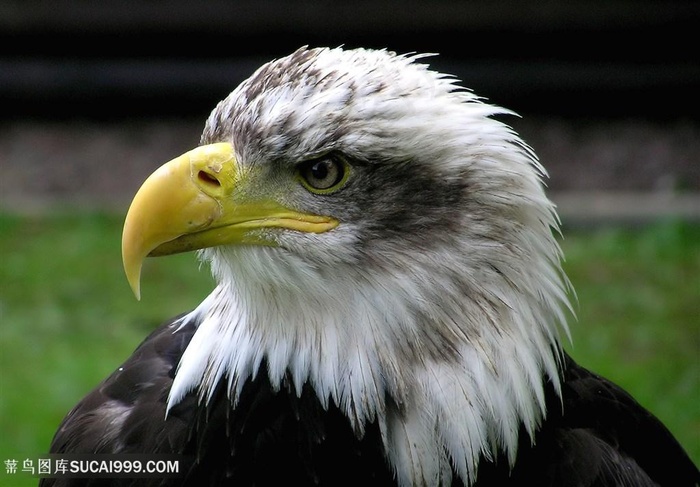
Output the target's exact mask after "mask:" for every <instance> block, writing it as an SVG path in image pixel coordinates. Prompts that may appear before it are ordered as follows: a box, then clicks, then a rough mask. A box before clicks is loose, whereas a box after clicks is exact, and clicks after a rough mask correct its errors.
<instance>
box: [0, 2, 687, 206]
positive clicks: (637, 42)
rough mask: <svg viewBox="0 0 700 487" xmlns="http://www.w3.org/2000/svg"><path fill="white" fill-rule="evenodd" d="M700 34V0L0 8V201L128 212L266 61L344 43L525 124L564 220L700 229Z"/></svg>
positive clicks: (65, 4) (85, 4)
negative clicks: (387, 54) (414, 61)
mask: <svg viewBox="0 0 700 487" xmlns="http://www.w3.org/2000/svg"><path fill="white" fill-rule="evenodd" d="M699 28H700V2H697V1H694V2H683V1H653V0H637V1H627V0H588V1H542V0H538V1H529V0H523V1H517V0H511V1H486V0H478V1H471V2H467V1H457V0H429V1H422V2H419V1H410V2H398V1H364V0H363V1H358V0H350V1H330V0H325V1H324V0H297V1H294V0H291V1H282V0H260V1H254V0H239V1H223V0H203V1H199V2H192V1H189V0H171V1H155V0H139V1H134V0H120V1H117V0H101V1H99V2H94V1H87V0H63V1H59V2H56V1H38V0H15V1H12V0H3V1H1V2H0V46H1V47H0V106H2V111H1V112H0V123H1V125H0V129H1V131H0V157H2V159H3V160H2V164H3V166H4V167H5V169H4V172H5V176H6V177H4V178H2V182H0V196H1V198H0V204H2V205H3V206H4V207H8V208H13V209H20V210H28V209H29V210H31V209H34V208H43V207H45V206H46V205H56V204H59V205H60V204H67V205H69V206H70V205H75V204H95V205H104V206H109V207H114V206H115V205H116V206H117V207H118V208H121V207H122V206H123V205H124V204H125V202H126V201H128V197H129V196H130V195H131V194H132V193H133V191H134V190H135V189H136V187H137V185H138V182H139V181H141V180H142V179H143V177H144V176H145V175H147V174H148V173H149V172H150V171H151V170H152V169H153V168H154V167H155V166H157V165H158V164H160V163H162V162H164V161H165V160H168V159H169V158H170V157H172V156H174V155H177V154H179V153H180V152H181V151H182V150H186V149H187V148H190V147H192V146H194V145H196V144H197V140H198V135H199V131H200V130H201V127H202V125H203V121H204V119H205V117H206V116H207V114H208V113H209V111H210V110H211V109H212V108H213V107H214V105H215V104H216V102H217V101H218V100H220V99H222V98H223V97H224V96H226V95H227V94H228V93H229V92H230V91H231V90H232V89H233V88H234V87H235V86H236V85H237V84H238V83H239V82H240V81H241V80H243V79H244V78H246V77H247V76H248V75H249V74H251V73H252V71H253V70H254V69H255V68H257V67H258V66H259V65H260V64H262V63H263V62H265V61H267V60H269V59H271V58H274V57H280V56H283V55H285V54H288V53H289V52H291V51H293V50H295V49H296V48H298V47H299V46H302V45H311V46H338V45H344V46H346V47H348V48H350V47H358V46H363V47H372V48H388V49H390V50H394V51H398V52H401V53H405V52H431V53H437V54H439V56H436V57H434V58H431V59H430V60H429V62H430V64H431V65H432V66H433V67H434V68H435V69H437V70H441V71H445V72H448V73H453V74H454V75H456V77H457V78H459V79H460V80H462V81H463V84H464V85H465V86H467V87H469V88H471V89H473V90H474V91H475V92H476V93H477V94H479V95H481V96H483V97H485V98H487V99H488V100H489V101H491V102H493V103H495V104H498V105H501V106H505V107H508V108H511V109H513V110H515V111H516V112H518V113H520V114H521V115H522V116H523V118H522V119H517V118H512V119H509V120H507V122H508V123H510V124H511V125H513V126H514V127H515V128H516V129H517V130H518V131H519V132H521V134H522V135H523V137H524V138H525V139H526V140H527V141H528V142H529V143H530V144H531V145H533V146H534V148H535V150H536V151H537V153H538V154H539V155H540V158H541V159H542V162H543V163H544V165H545V166H546V167H547V168H548V169H549V171H550V175H551V181H550V188H551V191H552V194H553V195H554V196H555V197H556V198H555V199H558V200H559V201H560V202H561V206H562V211H563V212H564V213H565V214H571V215H572V216H576V215H578V217H584V218H585V217H586V216H587V215H588V214H589V212H593V211H597V212H599V213H600V212H602V213H603V214H604V213H605V212H606V211H613V210H614V211H616V212H619V211H621V210H623V209H624V208H629V211H632V210H635V211H634V212H633V213H644V214H651V215H654V214H655V212H665V211H670V212H671V213H674V212H675V213H678V214H682V215H685V216H692V215H695V216H696V217H697V213H698V212H699V211H700V210H697V211H696V207H697V206H700V204H698V202H697V200H694V199H691V194H692V193H695V192H697V191H698V190H700V162H699V156H698V154H700V128H699V124H698V108H699V107H700V104H699V103H698V92H699V91H698V90H699V88H700V61H699V59H700V58H699V54H698V53H699V52H700V49H699V48H698V40H697V39H698V29H699ZM115 165H117V166H118V167H119V168H120V170H119V171H117V172H115V171H114V170H113V169H114V167H115ZM631 193H634V194H635V195H636V196H637V199H636V200H634V201H636V203H635V202H633V200H632V199H630V198H632V196H633V195H632V194H631ZM642 196H643V197H645V198H647V199H646V200H644V201H642V200H641V199H639V198H641V197H642ZM567 198H568V199H567ZM649 198H651V199H649ZM582 205H583V206H582ZM640 208H641V209H643V210H642V211H639V209H640ZM623 213H624V211H623ZM623 216H624V215H623Z"/></svg>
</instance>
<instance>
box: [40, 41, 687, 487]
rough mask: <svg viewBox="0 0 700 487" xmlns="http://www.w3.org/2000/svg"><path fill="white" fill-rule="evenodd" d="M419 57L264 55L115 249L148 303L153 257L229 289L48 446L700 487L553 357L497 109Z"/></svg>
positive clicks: (236, 467)
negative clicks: (194, 259) (182, 255)
mask: <svg viewBox="0 0 700 487" xmlns="http://www.w3.org/2000/svg"><path fill="white" fill-rule="evenodd" d="M422 57H423V56H421V55H397V54H394V53H391V52H388V51H385V50H364V49H356V50H344V49H341V48H336V49H328V48H319V49H309V48H301V49H299V50H297V51H296V52H294V53H292V54H291V55H289V56H287V57H284V58H281V59H277V60H274V61H272V62H269V63H267V64H265V65H263V66H262V67H261V68H259V69H258V70H257V71H256V72H255V73H254V74H253V75H252V76H251V77H250V78H249V79H248V80H246V81H244V82H243V83H242V84H241V85H239V86H238V87H237V88H236V89H235V90H234V91H233V92H232V93H231V94H230V95H229V96H228V97H227V98H226V99H224V100H223V101H221V102H220V103H219V104H218V105H217V106H216V108H215V109H214V110H213V112H212V113H211V115H210V116H209V118H208V120H207V122H206V125H205V127H204V132H203V135H202V137H201V145H200V146H199V147H197V148H195V149H193V150H192V151H190V152H187V153H186V154H184V155H182V156H180V157H178V158H176V159H174V160H172V161H171V162H169V163H167V164H165V165H164V166H162V167H161V168H160V169H158V170H157V171H156V172H155V173H153V175H151V176H150V177H149V178H148V179H147V180H146V182H145V183H144V184H143V186H142V187H141V189H140V190H139V191H138V193H137V194H136V196H135V198H134V200H133V202H132V205H131V208H130V209H129V212H128V214H127V217H126V221H125V224H124V232H123V242H122V249H123V261H124V267H125V271H126V275H127V278H128V280H129V282H130V284H131V286H132V288H133V290H134V292H135V293H136V295H137V297H139V296H140V286H139V280H140V273H141V266H142V262H143V261H144V259H145V258H146V257H147V256H156V255H166V254H173V253H177V252H185V251H191V250H199V256H200V257H201V259H202V260H203V261H205V262H207V263H208V264H209V265H210V266H211V270H212V273H213V275H214V277H215V279H216V283H217V285H216V287H215V289H214V290H213V292H212V293H211V294H210V295H209V296H208V297H207V298H206V299H205V300H204V301H203V302H202V303H201V304H200V305H199V306H198V307H197V308H196V309H194V310H193V311H190V312H188V313H186V314H184V315H181V316H179V317H176V318H174V319H172V320H170V321H168V322H166V323H164V324H163V325H162V326H161V327H159V328H158V329H156V330H155V331H154V332H153V333H152V334H151V335H150V336H149V337H148V338H146V340H145V341H144V342H143V343H142V344H141V345H140V346H139V347H138V348H137V349H136V351H135V352H134V354H133V355H132V356H131V357H130V358H128V359H127V360H126V361H125V362H124V363H123V364H121V366H119V367H118V368H117V369H116V370H115V371H114V373H113V374H112V375H111V376H109V377H108V378H107V379H105V380H104V382H102V383H101V384H100V385H99V386H97V388H96V389H95V390H93V391H92V392H91V393H90V394H88V395H87V396H86V397H85V398H84V399H83V400H82V401H81V402H80V403H79V404H78V405H77V406H76V407H75V408H74V409H73V410H72V411H71V412H70V413H69V414H68V415H67V417H66V418H65V419H64V421H63V423H62V424H61V426H60V428H59V430H58V432H57V433H56V435H55V437H54V440H53V443H52V445H51V452H53V453H90V454H100V453H101V454H117V453H169V454H176V455H179V456H181V458H183V462H185V465H186V467H185V468H183V469H182V472H181V475H180V476H178V477H174V478H167V479H165V478H160V479H136V480H134V479H113V481H114V482H113V483H112V484H109V485H120V484H119V482H124V484H125V485H132V483H131V482H135V483H134V484H133V485H151V484H149V482H151V483H152V485H193V486H200V485H221V486H226V485H231V486H245V485H345V484H347V485H382V486H387V485H399V486H418V485H425V486H437V485H463V486H479V487H484V486H510V485H514V486H515V485H523V486H574V485H576V486H613V485H615V486H620V485H624V486H652V485H663V486H667V485H668V486H670V485H673V486H691V485H697V484H698V480H699V478H700V477H699V475H698V470H697V468H696V466H695V465H694V464H693V463H692V461H691V460H690V459H689V458H688V456H687V454H686V453H685V452H684V451H683V449H682V447H681V446H680V445H679V444H678V442H677V441H676V440H675V439H674V438H673V437H672V435H671V434H670V433H669V431H668V430H667V429H666V428H665V427H664V426H663V425H662V424H661V423H660V422H659V421H658V420H657V419H656V418H654V417H653V416H652V415H651V414H650V413H649V412H647V411H646V410H645V409H643V408H642V407H641V406H640V405H639V404H638V403H637V402H635V400H634V399H633V398H632V397H630V395H628V394H627V393H626V392H624V391H623V390H621V389H620V388H619V387H617V386H616V385H614V384H612V383H611V382H609V381H607V380H606V379H604V378H602V377H600V376H598V375H595V374H594V373H592V372H589V371H587V370H586V369H584V368H582V367H580V366H579V365H577V364H576V363H575V362H574V361H573V360H572V359H571V358H570V357H569V356H568V355H567V354H566V353H565V352H564V351H563V350H562V348H561V346H560V343H561V341H562V339H561V337H562V336H566V335H567V334H568V331H567V324H566V319H567V316H568V315H569V312H568V310H567V308H569V307H570V305H569V296H570V295H571V292H570V286H569V282H568V280H567V278H566V276H565V275H564V273H563V272H562V269H561V266H560V260H561V252H560V249H559V247H558V244H557V241H556V240H555V238H554V236H553V232H556V231H558V219H557V215H556V212H555V208H554V205H553V204H552V203H551V202H550V201H549V200H548V199H547V197H546V196H545V192H544V190H543V183H542V179H543V177H544V176H545V172H544V169H543V168H542V167H541V166H540V164H539V162H538V161H537V158H536V156H535V154H534V153H533V151H532V150H531V149H530V148H529V147H528V146H527V145H526V144H525V143H524V142H523V141H522V140H521V139H520V138H519V137H518V135H517V134H516V133H514V131H513V130H511V129H510V128H509V127H508V126H506V125H504V124H503V123H502V122H500V121H498V120H497V119H496V118H495V116H499V115H503V114H509V113H510V112H509V111H508V110H504V109H502V108H498V107H496V106H493V105H490V104H488V103H486V102H484V101H483V100H482V99H480V98H479V97H477V96H476V95H475V94H473V93H472V92H470V91H468V90H465V89H462V88H460V87H459V86H458V84H457V82H456V81H455V80H454V78H452V77H450V76H446V75H444V74H440V73H437V72H435V71H432V70H431V69H429V67H428V66H427V65H425V64H422V63H421V62H419V61H418V60H419V59H421V58H422ZM85 480H86V479H80V480H79V481H80V482H84V481H85ZM70 482H71V479H61V478H55V479H44V480H43V484H44V485H45V486H48V485H70ZM95 482H98V481H97V480H95ZM80 485H84V484H82V483H81V484H80Z"/></svg>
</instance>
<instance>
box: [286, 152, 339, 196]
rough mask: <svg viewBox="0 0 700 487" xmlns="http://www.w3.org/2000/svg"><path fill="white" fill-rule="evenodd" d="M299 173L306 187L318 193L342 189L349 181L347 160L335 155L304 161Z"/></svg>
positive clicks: (299, 167)
mask: <svg viewBox="0 0 700 487" xmlns="http://www.w3.org/2000/svg"><path fill="white" fill-rule="evenodd" d="M297 174H298V176H299V178H300V180H301V183H302V184H303V185H304V187H305V188H306V189H308V190H309V191H311V192H312V193H316V194H329V193H332V192H334V191H336V190H338V189H340V188H341V187H342V186H343V185H344V184H345V182H346V181H347V178H348V174H349V170H348V165H347V163H346V162H345V161H343V160H342V159H340V158H338V157H334V156H328V155H326V156H323V157H321V158H319V159H312V160H310V161H306V162H302V163H301V164H299V165H298V166H297Z"/></svg>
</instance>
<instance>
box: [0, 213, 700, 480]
mask: <svg viewBox="0 0 700 487" xmlns="http://www.w3.org/2000/svg"><path fill="white" fill-rule="evenodd" d="M120 233H121V218H120V217H115V216H112V215H106V214H84V213H83V214H77V215H53V216H41V217H18V216H12V215H0V262H1V266H0V432H1V434H0V461H4V460H5V459H10V458H15V459H17V460H19V461H20V464H21V461H22V460H23V459H24V458H34V459H36V458H38V457H40V456H41V454H43V453H46V452H47V450H48V447H49V444H50V441H51V438H52V436H53V433H54V431H55V430H56V427H57V426H58V423H59V422H60V421H61V419H62V418H63V416H64V415H65V414H66V413H67V412H68V411H69V410H70V408H71V407H72V406H73V405H75V403H76V402H77V401H78V400H79V399H80V398H81V397H82V396H83V395H84V394H86V393H87V392H88V391H89V390H90V389H91V388H92V387H94V386H95V385H96V384H97V383H98V382H99V381H100V380H101V379H102V378H104V377H105V376H106V375H108V374H109V373H110V372H111V371H112V370H113V369H114V368H115V367H117V366H118V365H119V364H120V362H121V361H122V360H124V359H125V358H126V357H127V356H128V355H129V354H130V353H131V351H132V350H133V349H134V348H135V347H136V346H137V345H138V344H139V343H140V341H141V340H142V339H143V338H144V337H145V336H146V335H147V334H148V333H149V331H151V330H152V329H153V328H154V327H156V326H157V325H158V324H159V323H160V322H161V321H163V320H165V319H167V318H168V317H170V316H173V315H175V314H178V313H180V312H182V311H186V310H189V309H191V308H192V307H194V306H195V305H196V304H198V303H199V302H200V301H201V300H202V299H203V298H204V297H205V296H206V295H207V294H208V292H209V290H210V289H211V288H212V280H211V278H210V277H209V273H208V271H207V270H206V269H202V270H198V263H197V262H196V260H195V258H194V256H193V255H192V254H184V255H177V256H170V257H167V258H160V259H150V260H149V261H148V262H147V265H146V266H145V269H144V276H143V280H142V290H143V301H142V302H140V303H139V302H137V301H136V300H135V299H134V298H133V296H132V294H131V291H130V289H129V286H128V284H127V282H126V279H125V278H124V276H123V271H122V268H121V257H120V240H121V235H120ZM562 246H563V248H564V251H565V254H566V257H567V260H566V263H565V268H566V270H567V273H568V274H569V277H570V278H571V281H572V283H573V284H574V287H575V288H576V291H577V295H578V302H579V303H578V305H576V311H577V315H578V321H573V320H572V322H571V328H572V336H573V345H567V349H568V350H569V351H570V353H571V354H572V355H573V356H574V358H575V359H576V360H577V361H578V362H579V363H580V364H582V365H584V366H586V367H588V368H590V369H592V370H594V371H596V372H597V373H599V374H601V375H604V376H606V377H608V378H610V379H612V380H613V381H615V382H616V383H618V384H620V385H621V386H622V387H624V388H625V389H627V390H628V391H629V392H631V393H632V394H633V395H634V396H635V398H636V399H637V400H638V401H639V402H640V403H642V404H643V405H644V406H645V407H647V408H649V409H650V410H651V411H652V412H653V413H654V414H656V415H657V416H658V417H660V418H661V419H662V420H663V421H664V423H665V424H666V425H667V426H668V427H669V428H670V429H671V431H672V432H673V433H674V434H675V435H676V436H677V437H678V438H679V440H680V441H681V443H682V444H683V445H684V447H685V448H686V449H687V450H688V452H689V453H690V454H691V456H692V458H693V459H694V460H695V461H696V462H698V461H699V460H700V354H699V352H700V226H697V225H690V224H684V223H680V222H668V223H661V224H657V225H652V226H650V227H646V228H642V229H636V230H631V229H627V230H625V229H610V228H608V229H599V230H594V231H567V232H566V236H565V238H564V239H563V241H562ZM35 461H36V460H35ZM4 475H5V472H4V465H0V480H2V478H3V476H4ZM0 483H1V482H0ZM12 483H13V484H15V485H18V486H19V485H35V484H36V480H35V479H32V478H31V477H30V476H29V475H27V474H21V473H20V474H16V476H13V477H12Z"/></svg>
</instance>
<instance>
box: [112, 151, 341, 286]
mask: <svg viewBox="0 0 700 487" xmlns="http://www.w3.org/2000/svg"><path fill="white" fill-rule="evenodd" d="M244 177H245V175H244V174H242V173H241V171H240V169H239V166H238V163H237V161H236V158H235V154H234V150H233V146H231V144H226V143H220V144H211V145H205V146H202V147H198V148H196V149H194V150H191V151H189V152H187V153H185V154H183V155H181V156H180V157H177V158H175V159H173V160H172V161H170V162H168V163H166V164H164V165H163V166H161V167H160V168H158V169H157V170H156V171H155V172H154V173H153V174H151V176H149V178H148V179H147V180H146V181H145V182H144V183H143V185H142V186H141V189H139V191H138V192H137V193H136V196H135V197H134V200H133V201H132V203H131V207H130V208H129V212H128V213H127V215H126V221H125V222H124V231H123V234H122V260H123V263H124V270H125V272H126V277H127V280H128V281H129V284H130V285H131V289H132V290H133V291H134V294H135V295H136V298H137V299H140V296H141V291H140V279H141V267H142V264H143V260H144V259H145V258H146V257H147V256H157V255H168V254H175V253H179V252H187V251H190V250H196V249H202V248H206V247H214V246H217V245H223V244H234V243H238V244H256V245H274V241H272V240H269V239H265V236H264V235H262V233H261V232H259V231H258V230H260V229H263V228H285V229H289V230H296V231H300V232H311V233H322V232H326V231H328V230H331V229H333V228H335V227H336V226H337V225H338V222H337V220H335V219H333V218H331V217H327V216H317V215H311V214H306V213H300V212H297V211H293V210H290V209H288V208H285V207H283V206H282V205H280V204H279V203H277V202H275V201H273V200H272V199H257V198H256V199H255V201H250V200H247V199H246V197H245V196H244V195H236V191H237V189H238V188H239V187H240V186H241V185H244V181H242V179H243V178H244Z"/></svg>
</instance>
